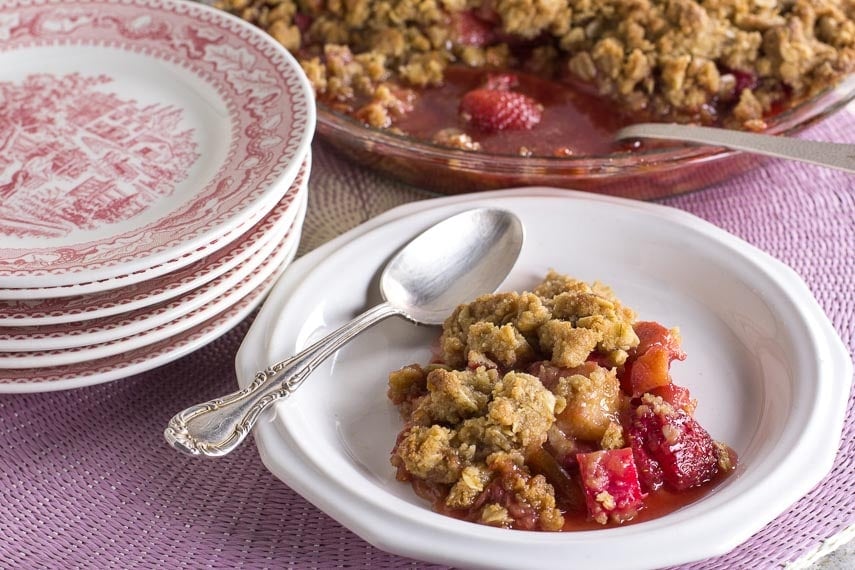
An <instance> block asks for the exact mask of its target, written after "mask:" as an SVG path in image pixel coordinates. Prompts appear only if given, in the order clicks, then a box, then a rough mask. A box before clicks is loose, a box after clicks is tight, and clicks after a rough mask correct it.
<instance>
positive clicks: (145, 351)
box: [0, 250, 296, 394]
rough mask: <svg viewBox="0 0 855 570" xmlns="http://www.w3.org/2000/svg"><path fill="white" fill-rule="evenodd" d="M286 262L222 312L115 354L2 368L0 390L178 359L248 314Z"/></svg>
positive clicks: (77, 380) (106, 375)
mask: <svg viewBox="0 0 855 570" xmlns="http://www.w3.org/2000/svg"><path fill="white" fill-rule="evenodd" d="M294 251H296V250H294ZM287 266H288V264H287V263H284V264H282V265H281V266H280V267H278V268H277V269H276V271H274V273H273V274H271V275H270V276H269V277H268V278H267V279H265V280H264V282H263V283H262V284H261V285H259V286H258V287H256V288H255V289H254V290H253V291H252V292H251V293H250V294H248V295H247V296H246V297H244V298H243V299H240V300H239V301H238V302H237V303H235V304H234V305H232V306H231V307H229V308H227V309H226V310H224V311H223V312H221V313H219V314H218V315H215V316H213V317H211V318H209V319H208V320H206V321H203V322H202V323H200V324H197V325H195V326H193V327H191V328H189V329H187V330H185V331H184V332H180V333H177V334H175V335H173V336H170V337H169V338H164V339H161V340H158V341H157V342H154V343H152V344H148V345H145V346H141V347H138V348H133V349H129V350H127V351H126V352H122V353H120V354H116V355H114V356H108V357H105V358H99V359H97V360H90V361H86V362H79V363H77V364H69V365H65V366H48V367H43V368H32V369H25V370H0V393H5V394H14V393H28V392H51V391H55V390H67V389H70V388H82V387H85V386H92V385H94V384H101V383H104V382H110V381H112V380H118V379H120V378H126V377H128V376H131V375H134V374H139V373H141V372H145V371H146V370H151V369H152V368H156V367H158V366H161V365H163V364H167V363H169V362H172V361H173V360H177V359H179V358H181V357H182V356H186V355H188V354H190V353H191V352H193V351H195V350H198V349H200V348H202V347H203V346H205V345H206V344H208V343H210V342H212V341H214V340H216V339H217V338H219V337H220V336H222V335H223V334H225V333H226V332H228V331H229V330H231V329H232V327H234V326H235V325H237V324H238V323H239V322H241V321H242V320H243V319H244V318H246V316H247V315H248V314H249V313H250V312H252V310H253V309H254V308H255V307H257V306H258V305H259V303H261V301H262V300H263V299H264V298H265V296H266V295H267V293H269V292H270V289H271V288H272V287H273V284H274V283H276V280H277V279H278V278H279V276H280V275H281V274H282V272H283V271H284V270H285V268H286V267H287Z"/></svg>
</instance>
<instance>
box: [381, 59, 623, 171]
mask: <svg viewBox="0 0 855 570" xmlns="http://www.w3.org/2000/svg"><path fill="white" fill-rule="evenodd" d="M489 73H495V71H492V72H491V71H484V70H478V69H470V68H462V67H451V68H449V69H447V70H446V72H445V83H444V84H443V85H442V86H440V87H433V88H427V89H423V90H420V91H419V92H418V96H417V97H416V101H415V107H414V109H413V111H412V112H410V113H408V114H406V115H404V116H403V117H400V118H399V119H396V121H395V126H396V127H398V128H399V129H401V130H402V131H404V132H405V133H407V134H409V135H411V136H413V137H415V138H419V139H423V140H431V139H432V138H433V137H434V135H435V134H436V133H437V132H438V131H440V130H442V129H446V128H457V129H460V130H462V131H464V132H466V133H467V134H469V135H470V136H472V138H473V139H474V140H476V141H478V142H479V143H480V144H481V150H482V151H485V152H488V153H493V154H514V155H515V154H519V150H520V148H521V147H525V148H527V149H528V150H529V151H531V153H532V154H533V155H537V156H555V155H556V154H557V155H559V156H562V155H591V154H606V153H611V152H614V151H615V150H620V149H622V148H625V145H617V144H615V143H613V142H612V135H613V134H614V133H615V132H616V131H618V130H619V129H620V128H621V127H623V126H625V125H627V124H629V123H630V122H631V121H630V120H629V119H628V118H627V117H626V116H624V115H622V114H621V113H619V112H617V111H616V110H615V107H614V105H613V104H610V103H609V102H608V101H605V100H603V99H602V98H598V97H596V96H594V95H591V94H588V93H583V92H581V91H580V90H578V89H575V88H573V87H571V86H569V85H566V84H563V83H559V82H556V81H552V80H547V79H543V78H540V77H537V76H534V75H531V74H526V73H521V72H518V71H513V72H512V73H514V74H515V75H516V76H517V77H518V78H519V86H517V87H514V89H513V90H514V91H517V92H520V93H523V94H525V95H528V96H529V97H532V98H533V99H535V100H536V101H538V102H539V103H540V104H541V105H543V107H544V110H543V119H542V120H541V121H540V124H538V125H537V126H535V127H534V128H532V129H530V130H505V131H499V132H495V133H484V132H481V131H479V130H478V129H476V128H473V127H470V126H469V125H467V124H466V123H465V122H464V121H463V120H462V119H461V118H460V114H459V112H458V106H459V104H460V99H461V98H462V97H463V95H464V94H466V93H467V92H468V91H470V90H472V89H476V88H478V87H479V86H481V85H482V84H483V83H484V81H485V79H486V77H487V75H488V74H489ZM562 153H564V154H562Z"/></svg>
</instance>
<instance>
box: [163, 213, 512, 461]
mask: <svg viewBox="0 0 855 570" xmlns="http://www.w3.org/2000/svg"><path fill="white" fill-rule="evenodd" d="M523 239H524V230H523V226H522V222H520V220H519V218H517V216H516V215H514V214H512V213H511V212H508V211H507V210H501V209H496V208H476V209H473V210H467V211H465V212H461V213H459V214H456V215H454V216H451V217H450V218H447V219H446V220H444V221H442V222H439V223H438V224H436V225H434V226H432V227H431V228H429V229H427V230H426V231H424V232H423V233H421V234H420V235H418V236H417V237H416V238H415V239H413V240H412V241H410V242H409V243H408V244H407V245H406V246H405V247H404V248H403V249H401V250H400V251H399V252H398V253H397V254H396V255H395V256H394V257H393V258H392V259H391V260H390V261H389V262H388V263H387V264H386V267H385V268H384V270H383V273H382V274H381V276H380V292H381V294H382V295H383V298H384V302H382V303H380V304H379V305H377V306H376V307H373V308H371V309H369V310H367V311H365V312H364V313H362V314H361V315H359V316H357V317H355V318H354V319H353V320H351V321H350V322H348V323H346V324H345V325H343V326H342V327H340V328H339V329H337V330H335V331H333V332H332V333H330V334H328V335H327V336H325V337H324V338H322V339H320V340H318V341H317V342H315V343H313V344H312V345H310V346H308V347H307V348H305V349H304V350H302V351H301V352H300V353H298V354H296V355H295V356H292V357H291V358H288V359H286V360H283V361H281V362H277V363H276V364H273V365H271V366H270V367H268V368H267V369H265V370H262V371H260V372H258V373H256V375H255V377H254V379H253V381H252V382H251V383H250V384H249V386H247V387H246V388H244V389H243V390H241V391H239V392H234V393H232V394H229V395H227V396H223V397H221V398H217V399H215V400H211V401H209V402H205V403H202V404H197V405H195V406H191V407H189V408H187V409H186V410H184V411H182V412H179V413H178V414H176V415H175V416H174V417H173V418H172V419H171V420H170V421H169V425H168V426H167V428H166V430H165V431H164V437H165V438H166V441H167V442H169V444H170V445H172V446H173V447H174V448H176V449H178V450H180V451H183V452H185V453H188V454H190V455H196V456H204V457H219V456H223V455H226V454H227V453H229V452H231V451H232V450H234V449H235V448H236V447H237V446H239V445H240V443H241V442H242V441H243V440H244V439H245V438H246V436H247V434H249V432H250V431H251V430H252V426H253V425H255V422H256V421H257V420H258V418H259V416H260V414H261V412H262V411H263V410H264V409H266V408H267V407H268V406H269V405H270V404H272V403H273V402H275V401H277V400H279V399H281V398H285V397H287V396H290V395H291V394H293V393H294V391H295V390H296V389H297V388H299V387H300V385H301V384H302V383H303V381H305V380H306V378H307V377H308V376H309V374H311V372H312V371H313V370H314V369H315V368H317V366H319V365H320V364H321V363H322V362H323V361H324V360H326V358H328V357H329V356H331V355H332V354H334V353H335V352H336V351H337V350H339V349H340V348H341V347H342V346H344V345H345V344H346V343H347V342H349V341H350V340H352V339H353V338H354V337H355V336H356V335H358V334H359V333H360V332H362V331H364V330H365V329H367V328H368V327H370V326H372V325H374V324H375V323H378V322H380V321H381V320H383V319H385V318H387V317H391V316H394V315H398V316H401V317H404V318H406V319H408V320H410V321H412V322H414V323H416V324H423V325H439V324H442V323H443V321H444V320H445V319H446V318H447V317H448V315H450V314H451V312H452V311H453V310H454V309H455V308H456V307H457V306H458V305H459V304H461V303H464V302H466V301H468V300H471V299H474V298H475V297H477V296H478V295H481V294H484V293H491V292H493V291H495V290H496V288H497V287H498V286H499V285H501V284H502V282H503V281H504V280H505V277H507V275H508V273H510V271H511V269H512V268H513V266H514V264H515V263H516V260H517V258H518V257H519V254H520V251H521V250H522V244H523Z"/></svg>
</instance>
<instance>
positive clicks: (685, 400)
mask: <svg viewBox="0 0 855 570" xmlns="http://www.w3.org/2000/svg"><path fill="white" fill-rule="evenodd" d="M650 393H651V394H653V395H654V396H659V397H660V398H662V399H663V400H665V401H666V402H668V403H669V404H671V405H672V406H673V407H675V408H679V409H681V410H683V411H684V412H686V413H687V414H689V415H690V416H691V415H692V414H694V413H695V408H697V407H698V401H697V400H695V399H694V398H692V395H691V394H690V393H689V389H688V388H685V387H683V386H677V385H676V384H674V383H673V382H671V383H670V384H668V385H666V386H659V387H658V388H654V389H653V390H650Z"/></svg>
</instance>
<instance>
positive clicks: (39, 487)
mask: <svg viewBox="0 0 855 570" xmlns="http://www.w3.org/2000/svg"><path fill="white" fill-rule="evenodd" d="M806 136H807V137H808V138H815V139H819V140H833V141H839V142H850V143H855V114H853V113H852V112H851V111H844V112H842V113H840V114H838V115H837V116H836V117H834V118H833V120H831V121H827V122H826V123H824V124H822V125H819V126H817V127H815V128H813V129H812V130H811V131H809V132H808V133H807V134H806ZM430 197H431V195H430V194H428V193H425V192H421V191H419V190H417V189H414V188H410V187H406V186H403V185H401V184H398V183H395V182H393V181H391V180H389V179H386V178H384V177H382V176H380V175H378V174H376V173H374V172H371V171H367V170H364V169H361V168H358V167H356V166H354V165H352V164H350V163H348V162H346V161H344V160H342V159H340V158H338V157H337V156H336V155H334V154H333V153H332V152H331V151H330V150H329V149H327V148H325V147H324V146H323V145H322V144H320V143H316V144H315V146H314V168H313V174H312V178H311V182H310V194H309V210H308V216H307V220H306V223H305V226H304V236H303V240H302V242H301V246H300V252H301V253H305V252H307V251H310V250H312V249H313V248H315V247H317V246H318V245H320V244H321V243H324V242H325V241H327V240H329V239H331V238H332V237H334V236H336V235H338V234H340V233H342V232H343V231H345V230H347V229H349V228H351V227H353V226H355V225H357V224H359V223H361V222H363V221H365V220H367V219H369V218H371V217H372V216H375V215H377V214H379V213H380V212H382V211H385V210H387V209H389V208H391V207H394V206H396V205H399V204H403V203H406V202H410V201H413V200H418V199H427V198H430ZM662 202H663V203H665V204H667V205H670V206H673V207H676V208H680V209H683V210H686V211H689V212H691V213H694V214H696V215H698V216H701V217H703V218H705V219H707V220H709V221H711V222H712V223H714V224H716V225H718V226H720V227H722V228H724V229H726V230H728V231H730V232H731V233H734V234H736V235H737V236H739V237H741V238H743V239H745V240H747V241H749V242H751V243H753V244H754V245H756V246H758V247H760V248H761V249H763V250H765V251H767V252H768V253H770V254H772V255H773V256H775V257H777V258H778V259H780V260H782V261H784V262H785V263H788V264H789V265H790V266H792V267H793V268H794V269H795V270H796V271H797V272H798V273H799V274H800V275H801V276H802V277H803V278H804V279H805V281H806V282H807V283H808V285H809V286H810V288H811V290H812V292H813V293H814V295H815V296H816V297H817V299H818V300H819V302H820V304H821V305H822V306H823V308H824V309H825V311H826V312H827V313H828V315H829V317H830V318H831V320H832V322H833V323H834V326H835V327H836V329H837V331H838V332H839V333H840V335H841V337H842V338H843V340H844V343H845V344H846V345H847V346H848V347H849V348H850V352H853V351H855V287H853V282H855V177H852V176H851V175H847V174H843V173H840V172H835V171H831V170H825V169H822V168H819V167H812V166H807V165H801V164H795V163H785V162H772V161H770V162H767V163H765V164H764V165H763V166H761V167H759V168H758V169H757V170H755V171H753V172H751V173H749V174H746V175H743V176H740V177H738V178H736V179H734V180H732V181H730V182H728V183H726V184H719V185H717V186H713V187H710V188H707V189H705V190H702V191H699V192H695V193H692V194H688V195H685V196H680V197H676V198H671V199H667V200H663V201H662ZM250 321H251V317H250V318H249V319H247V320H246V321H244V322H243V323H241V324H240V325H238V326H237V327H236V328H235V329H233V330H232V331H230V332H229V333H227V334H225V335H224V336H223V337H222V338H220V339H219V340H217V341H215V342H213V343H212V344H210V345H208V346H207V347H205V348H203V349H201V350H198V351H197V352H195V353H193V354H191V355H189V356H186V357H184V358H182V359H180V360H178V361H176V362H174V363H171V364H168V365H166V366H163V367H161V368H158V369H156V370H153V371H150V372H147V373H144V374H139V375H137V376H133V377H130V378H126V379H123V380H119V381H115V382H111V383H108V384H104V385H99V386H93V387H90V388H84V389H78V390H69V391H64V392H55V393H45V394H27V395H7V396H0V529H2V530H0V533H2V540H0V567H4V568H6V567H28V568H29V567H45V566H47V567H59V566H61V567H77V566H99V567H100V566H107V565H116V566H122V567H154V566H157V567H170V568H171V567H181V566H189V567H237V566H241V567H269V566H273V567H298V568H304V567H331V566H347V567H366V568H368V567H370V568H398V567H403V566H411V565H418V566H419V567H426V565H422V564H418V563H415V562H414V561H411V560H406V559H403V558H399V557H396V556H393V555H389V554H386V553H384V552H382V551H381V550H378V549H376V548H374V547H373V546H371V545H369V544H367V543H365V542H363V541H362V540H361V539H359V538H358V537H356V536H355V535H353V534H352V533H350V532H349V531H348V530H347V529H345V528H343V527H341V526H340V525H338V524H337V523H336V522H335V521H333V520H332V519H330V518H329V517H327V516H326V515H325V514H323V513H321V512H320V511H318V510H317V509H316V508H315V507H314V506H312V505H311V504H309V503H308V502H306V501H305V500H304V499H302V497H300V496H299V495H297V494H296V493H294V492H293V491H291V490H290V489H289V488H288V487H287V486H286V485H285V484H284V483H282V482H281V481H279V480H278V479H276V478H275V477H274V476H273V475H271V474H270V473H269V472H268V471H267V470H266V469H265V468H264V466H263V465H262V464H261V461H260V460H259V457H258V454H257V452H256V449H255V447H254V446H253V445H251V444H250V445H244V446H243V447H242V448H240V449H239V450H237V451H236V452H235V453H234V454H232V455H230V456H228V457H225V458H222V459H219V460H216V461H200V460H197V459H192V458H187V457H184V456H182V455H180V454H178V453H176V452H174V451H173V450H171V449H170V448H168V446H167V445H166V444H165V443H164V441H163V438H162V431H163V428H164V426H165V425H166V422H167V421H168V420H169V418H170V417H171V416H172V415H173V414H174V413H175V412H177V411H179V410H181V409H183V408H185V407H187V406H189V405H191V404H194V403H197V402H199V401H203V400H207V399H210V398H212V397H215V396H219V395H221V394H223V393H226V392H228V391H231V390H232V389H233V388H234V387H235V386H236V381H235V376H234V366H233V362H234V356H235V353H236V351H237V348H238V346H239V345H240V342H241V339H242V338H243V336H244V334H245V333H246V331H247V329H248V327H249V325H250ZM853 485H855V411H853V398H852V397H850V401H849V409H848V414H847V423H846V428H845V431H844V433H843V438H842V441H841V448H840V453H839V455H838V458H837V462H836V463H835V466H834V469H833V470H832V472H831V473H830V474H829V476H828V477H827V478H826V479H825V480H824V481H823V483H821V484H820V485H819V486H818V487H817V488H816V489H814V490H813V491H812V492H811V493H810V494H809V495H808V496H807V497H805V498H804V499H803V500H802V501H800V502H799V503H797V504H796V505H794V506H793V507H792V508H791V509H790V510H789V511H788V512H787V513H785V514H783V515H782V516H781V517H779V518H778V519H776V520H775V521H774V522H773V523H771V524H770V525H768V526H767V527H766V528H765V529H763V530H762V531H761V532H760V533H758V534H757V535H756V536H755V537H753V538H752V539H750V540H749V541H747V542H746V543H745V544H743V545H741V546H740V547H738V548H737V549H735V550H734V551H733V552H731V553H730V554H728V555H726V556H723V557H720V558H717V559H712V560H707V561H703V562H700V563H697V564H694V565H690V567H694V568H732V567H737V566H738V567H747V566H748V565H759V566H761V567H769V566H783V565H787V564H790V565H792V567H799V568H807V567H814V568H822V569H826V570H832V569H835V570H836V569H839V568H851V567H855V552H853V548H852V545H851V543H850V544H848V545H845V546H844V547H843V548H842V549H841V550H840V551H838V552H837V553H835V554H834V555H832V556H828V557H825V555H826V554H828V552H829V551H831V550H833V549H834V548H835V547H836V546H839V545H840V544H845V542H846V541H847V540H848V539H849V538H850V537H852V535H853V534H855V531H853V530H852V528H850V527H855V496H853V494H852V493H851V488H852V487H853ZM847 529H849V530H847Z"/></svg>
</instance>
